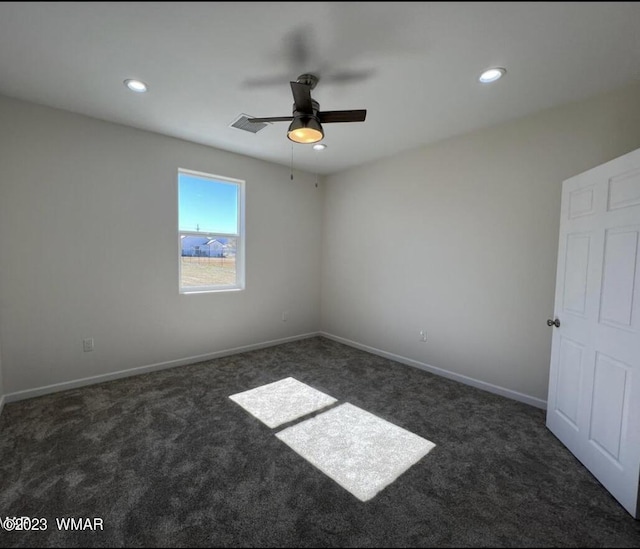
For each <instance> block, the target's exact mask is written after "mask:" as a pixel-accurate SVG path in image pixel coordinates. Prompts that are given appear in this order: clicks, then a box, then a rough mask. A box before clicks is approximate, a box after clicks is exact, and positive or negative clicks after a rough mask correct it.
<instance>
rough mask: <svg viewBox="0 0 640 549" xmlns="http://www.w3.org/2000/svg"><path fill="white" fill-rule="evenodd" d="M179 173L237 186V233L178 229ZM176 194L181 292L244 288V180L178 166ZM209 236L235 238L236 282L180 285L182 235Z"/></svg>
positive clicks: (180, 277)
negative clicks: (209, 284)
mask: <svg viewBox="0 0 640 549" xmlns="http://www.w3.org/2000/svg"><path fill="white" fill-rule="evenodd" d="M180 174H186V175H193V176H195V177H201V178H203V179H210V180H212V181H213V182H216V181H219V182H221V183H229V184H233V185H236V186H237V187H238V204H237V207H238V212H237V214H238V232H237V233H211V232H206V231H181V230H180ZM176 195H177V205H178V231H177V232H178V288H179V290H180V293H181V294H185V295H190V294H202V293H212V292H237V291H240V290H244V288H245V272H244V268H245V261H244V259H245V258H244V255H245V254H244V250H245V231H244V212H245V208H244V198H245V181H244V180H243V179H234V178H231V177H225V176H222V175H214V174H210V173H205V172H198V171H195V170H189V169H186V168H178V174H177V176H176ZM183 235H184V236H210V237H217V236H221V237H228V238H235V239H236V283H235V284H217V285H211V286H185V287H183V286H182V236H183Z"/></svg>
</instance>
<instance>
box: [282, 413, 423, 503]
mask: <svg viewBox="0 0 640 549" xmlns="http://www.w3.org/2000/svg"><path fill="white" fill-rule="evenodd" d="M276 436H277V437H278V438H279V439H280V440H282V441H283V442H284V443H285V444H287V445H288V446H289V447H290V448H292V449H293V450H295V451H296V452H297V453H298V454H300V455H301V456H302V457H303V458H305V459H306V460H307V461H309V462H310V463H311V464H313V465H315V466H316V467H317V468H318V469H320V470H321V471H322V472H323V473H324V474H325V475H327V476H328V477H329V478H331V479H333V480H334V481H336V482H337V483H338V484H339V485H340V486H342V487H343V488H345V489H346V490H348V491H349V492H351V493H352V494H353V495H354V496H355V497H357V498H358V499H359V500H360V501H367V500H369V499H371V498H373V497H374V496H375V495H376V494H377V493H378V492H380V490H382V489H383V488H385V487H386V486H388V485H389V484H391V483H392V482H393V481H394V480H396V479H397V478H398V477H399V476H400V475H401V474H402V473H404V472H405V471H406V470H407V469H409V468H410V467H411V466H412V465H414V464H415V463H417V462H418V461H420V459H422V458H423V457H424V456H425V455H427V454H428V453H429V452H430V451H431V450H432V449H433V448H434V447H435V444H434V443H433V442H430V441H429V440H426V439H424V438H422V437H419V436H418V435H414V434H413V433H410V432H409V431H407V430H406V429H403V428H402V427H398V426H397V425H393V424H392V423H389V422H388V421H386V420H384V419H381V418H379V417H377V416H374V415H373V414H371V413H369V412H367V411H365V410H362V409H361V408H358V407H357V406H353V405H352V404H349V403H346V404H342V405H340V406H337V407H335V408H333V409H331V410H329V411H327V412H324V413H322V414H320V415H317V416H315V417H313V418H311V419H308V420H306V421H301V422H300V423H298V424H296V425H293V426H292V427H288V428H287V429H283V430H282V431H280V432H279V433H276Z"/></svg>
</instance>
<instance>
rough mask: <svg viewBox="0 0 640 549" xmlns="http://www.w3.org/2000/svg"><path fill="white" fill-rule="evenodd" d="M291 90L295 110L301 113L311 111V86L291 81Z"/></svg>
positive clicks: (310, 112)
mask: <svg viewBox="0 0 640 549" xmlns="http://www.w3.org/2000/svg"><path fill="white" fill-rule="evenodd" d="M291 91H292V92H293V102H294V104H295V110H296V111H299V112H301V113H309V114H312V113H313V105H312V104H311V86H309V85H308V84H301V83H300V82H291Z"/></svg>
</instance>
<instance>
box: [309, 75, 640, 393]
mask: <svg viewBox="0 0 640 549" xmlns="http://www.w3.org/2000/svg"><path fill="white" fill-rule="evenodd" d="M639 97H640V85H638V84H635V85H632V86H629V87H626V88H624V89H621V90H618V91H617V92H615V93H610V94H607V95H604V96H601V97H598V98H594V99H591V100H587V101H582V102H579V103H574V104H571V105H568V106H565V107H562V108H556V109H552V110H548V111H545V112H542V113H540V114H538V115H535V116H529V117H527V118H523V119H520V120H517V121H514V122H512V123H509V124H505V125H501V126H498V127H494V128H490V129H487V130H484V131H477V132H474V133H472V134H468V135H465V136H461V137H458V138H454V139H450V140H447V141H445V142H441V143H438V144H435V145H433V146H428V147H424V148H420V149H418V150H414V151H411V152H408V153H405V154H401V155H397V156H394V157H391V158H389V159H386V160H383V161H379V162H376V163H373V164H370V165H366V166H363V167H360V168H357V169H352V170H350V171H347V172H344V173H341V174H339V175H335V176H332V177H330V178H328V179H327V182H326V187H325V209H324V223H323V230H324V239H323V259H322V294H321V295H322V300H321V303H322V313H321V326H322V330H323V331H324V332H326V333H328V334H331V335H333V336H337V337H338V338H342V339H344V340H348V341H350V342H353V343H356V344H358V345H361V346H367V347H370V348H373V349H375V350H377V351H382V352H383V353H386V354H389V355H395V356H397V357H400V358H404V359H407V360H408V361H409V362H415V363H417V364H418V365H424V366H431V367H435V368H440V369H442V370H444V371H445V372H448V373H451V374H453V376H454V377H455V376H466V377H467V378H470V379H471V380H478V381H480V382H483V383H487V384H491V385H495V386H497V387H499V388H504V389H506V390H507V391H509V392H515V393H521V394H522V395H525V396H529V397H532V399H533V400H538V404H539V405H542V406H544V401H545V400H546V397H547V382H548V371H549V358H550V348H551V329H550V328H548V327H547V326H546V324H545V321H546V319H547V318H549V317H550V316H551V315H552V314H553V310H554V303H553V299H554V289H555V273H556V257H557V249H558V228H559V214H560V196H561V186H562V181H563V180H564V179H566V178H568V177H570V176H572V175H575V174H577V173H580V172H582V171H585V170H587V169H589V168H591V167H593V166H596V165H598V164H600V163H602V162H605V161H608V160H611V159H613V158H615V157H617V156H619V155H622V154H624V153H627V152H629V151H631V150H633V149H635V148H637V147H640V101H639V100H638V98H639ZM427 107H428V106H427ZM434 108H437V107H434ZM421 329H426V330H427V339H428V340H427V342H426V343H422V342H420V341H419V336H418V332H419V331H420V330H421ZM525 401H526V399H525Z"/></svg>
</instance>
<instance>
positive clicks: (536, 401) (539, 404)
mask: <svg viewBox="0 0 640 549" xmlns="http://www.w3.org/2000/svg"><path fill="white" fill-rule="evenodd" d="M319 335H321V336H322V337H326V338H327V339H332V340H333V341H337V342H338V343H344V344H345V345H349V346H350V347H354V348H356V349H360V350H361V351H367V352H368V353H371V354H374V355H378V356H381V357H384V358H388V359H390V360H394V361H395V362H400V363H401V364H406V365H408V366H414V367H415V368H419V369H421V370H425V371H426V372H430V373H432V374H435V375H438V376H441V377H446V378H448V379H452V380H454V381H459V382H460V383H464V384H465V385H471V386H472V387H476V388H478V389H483V390H485V391H488V392H490V393H494V394H496V395H500V396H504V397H507V398H511V399H513V400H517V401H519V402H524V403H525V404H529V405H531V406H535V407H536V408H542V409H543V410H546V409H547V401H546V400H542V399H540V398H536V397H532V396H530V395H525V394H524V393H519V392H518V391H513V390H511V389H506V388H504V387H500V386H498V385H493V384H492V383H487V382H486V381H480V380H478V379H474V378H472V377H468V376H465V375H462V374H456V373H455V372H449V371H448V370H443V369H442V368H437V367H436V366H431V365H430V364H425V363H423V362H419V361H417V360H413V359H411V358H406V357H403V356H400V355H396V354H393V353H388V352H386V351H382V350H380V349H376V348H375V347H369V346H368V345H363V344H362V343H358V342H356V341H351V340H349V339H345V338H343V337H339V336H336V335H333V334H328V333H326V332H320V334H319Z"/></svg>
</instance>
